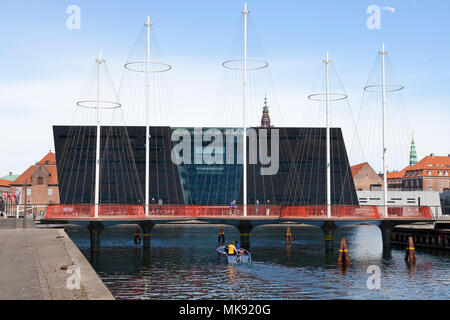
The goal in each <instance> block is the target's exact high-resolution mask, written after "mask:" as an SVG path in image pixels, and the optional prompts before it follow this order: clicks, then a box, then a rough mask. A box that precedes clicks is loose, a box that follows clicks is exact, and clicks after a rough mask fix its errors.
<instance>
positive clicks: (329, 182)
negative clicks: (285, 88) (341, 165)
mask: <svg viewBox="0 0 450 320" xmlns="http://www.w3.org/2000/svg"><path fill="white" fill-rule="evenodd" d="M323 62H325V67H326V99H325V100H326V122H327V123H326V126H327V129H326V131H327V134H326V139H327V147H326V148H327V217H328V218H331V160H330V159H331V150H330V149H331V146H330V139H331V136H330V79H329V70H328V65H329V63H330V62H331V60H329V59H328V52H327V54H326V57H325V60H324V61H323Z"/></svg>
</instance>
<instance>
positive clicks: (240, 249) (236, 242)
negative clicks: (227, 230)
mask: <svg viewBox="0 0 450 320" xmlns="http://www.w3.org/2000/svg"><path fill="white" fill-rule="evenodd" d="M234 243H235V245H234V246H235V247H236V251H237V253H238V254H239V255H240V256H242V255H243V254H245V250H244V249H242V248H241V246H240V244H239V241H237V240H236V241H234Z"/></svg>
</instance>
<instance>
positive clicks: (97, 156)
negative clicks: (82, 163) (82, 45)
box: [94, 51, 105, 218]
mask: <svg viewBox="0 0 450 320" xmlns="http://www.w3.org/2000/svg"><path fill="white" fill-rule="evenodd" d="M95 62H97V63H98V84H97V86H98V87H97V134H96V136H97V142H96V147H95V200H94V204H95V206H94V217H95V218H98V205H99V195H100V134H101V133H100V102H101V97H102V63H104V62H105V60H104V59H103V58H102V52H101V51H100V52H99V53H98V58H97V59H96V60H95Z"/></svg>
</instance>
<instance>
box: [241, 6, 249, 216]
mask: <svg viewBox="0 0 450 320" xmlns="http://www.w3.org/2000/svg"><path fill="white" fill-rule="evenodd" d="M242 13H243V14H244V60H243V62H244V67H243V71H244V81H243V102H242V105H243V108H242V109H243V110H242V135H243V168H244V174H243V205H244V216H247V128H246V124H245V109H246V105H247V15H248V14H249V13H250V11H248V10H247V3H245V5H244V10H242Z"/></svg>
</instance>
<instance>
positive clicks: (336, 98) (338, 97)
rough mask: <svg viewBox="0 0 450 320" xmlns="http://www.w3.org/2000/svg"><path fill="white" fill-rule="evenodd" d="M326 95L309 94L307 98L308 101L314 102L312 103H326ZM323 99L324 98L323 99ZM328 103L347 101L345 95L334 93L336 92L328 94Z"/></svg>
mask: <svg viewBox="0 0 450 320" xmlns="http://www.w3.org/2000/svg"><path fill="white" fill-rule="evenodd" d="M326 96H327V94H326V93H314V94H310V95H309V96H308V99H309V100H314V101H327V98H326ZM323 97H325V98H323ZM328 97H329V98H328V101H339V100H344V99H347V98H348V96H347V95H346V94H345V93H336V92H330V93H328Z"/></svg>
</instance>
